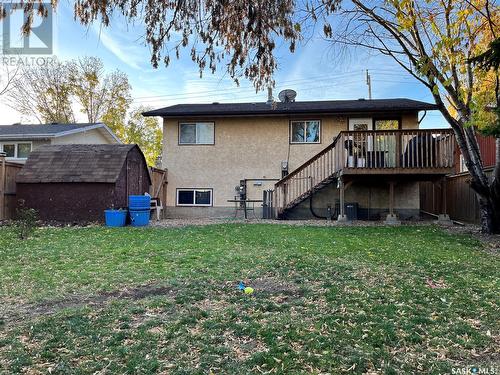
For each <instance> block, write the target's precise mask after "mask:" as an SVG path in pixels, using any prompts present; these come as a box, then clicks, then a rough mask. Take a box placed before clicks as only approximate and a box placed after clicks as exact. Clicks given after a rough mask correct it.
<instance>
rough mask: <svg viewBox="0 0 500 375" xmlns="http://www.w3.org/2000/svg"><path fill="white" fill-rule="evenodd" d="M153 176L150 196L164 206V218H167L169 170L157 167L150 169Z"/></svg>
mask: <svg viewBox="0 0 500 375" xmlns="http://www.w3.org/2000/svg"><path fill="white" fill-rule="evenodd" d="M149 171H150V174H151V188H150V189H149V194H151V196H152V197H153V198H159V199H160V202H161V204H162V205H163V216H165V205H166V202H167V170H166V169H159V168H155V167H150V168H149Z"/></svg>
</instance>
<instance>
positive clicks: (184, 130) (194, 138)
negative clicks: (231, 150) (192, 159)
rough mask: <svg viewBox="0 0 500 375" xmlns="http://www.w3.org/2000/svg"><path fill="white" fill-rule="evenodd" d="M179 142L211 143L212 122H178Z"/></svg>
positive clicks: (189, 143)
mask: <svg viewBox="0 0 500 375" xmlns="http://www.w3.org/2000/svg"><path fill="white" fill-rule="evenodd" d="M179 144H181V145H213V144H214V123H213V122H192V123H181V124H179Z"/></svg>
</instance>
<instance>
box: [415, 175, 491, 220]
mask: <svg viewBox="0 0 500 375" xmlns="http://www.w3.org/2000/svg"><path fill="white" fill-rule="evenodd" d="M492 172H493V169H492V168H488V169H487V170H486V174H487V175H488V176H491V173H492ZM469 182H470V176H469V174H468V173H460V174H456V175H453V176H448V177H446V185H445V188H446V211H447V213H448V215H450V218H451V219H453V220H457V221H462V222H465V223H476V224H477V223H479V204H478V202H477V198H476V193H475V192H474V190H472V189H471V187H470V183H469ZM420 209H421V210H422V211H426V212H430V213H433V214H436V215H437V214H441V213H443V199H442V192H441V187H440V186H439V185H438V184H433V183H432V182H421V183H420Z"/></svg>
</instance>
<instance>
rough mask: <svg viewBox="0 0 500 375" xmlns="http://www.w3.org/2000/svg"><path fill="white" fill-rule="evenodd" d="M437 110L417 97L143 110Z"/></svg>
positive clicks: (174, 113) (185, 113)
mask: <svg viewBox="0 0 500 375" xmlns="http://www.w3.org/2000/svg"><path fill="white" fill-rule="evenodd" d="M432 109H437V106H436V105H435V104H431V103H426V102H421V101H418V100H412V99H405V98H396V99H371V100H365V99H358V100H326V101H304V102H288V103H282V102H276V103H275V107H274V108H273V107H272V106H271V105H270V104H267V103H263V102H261V103H212V104H177V105H173V106H170V107H165V108H160V109H156V110H153V111H148V112H144V113H143V115H144V116H162V117H197V116H235V117H236V116H255V115H266V116H283V115H294V114H354V113H379V112H411V111H423V110H432Z"/></svg>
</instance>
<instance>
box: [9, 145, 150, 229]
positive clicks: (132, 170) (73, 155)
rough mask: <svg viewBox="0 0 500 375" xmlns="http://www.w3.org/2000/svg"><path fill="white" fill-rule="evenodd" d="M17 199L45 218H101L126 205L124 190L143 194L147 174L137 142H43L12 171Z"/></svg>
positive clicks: (97, 219) (77, 219)
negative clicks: (111, 210) (112, 143)
mask: <svg viewBox="0 0 500 375" xmlns="http://www.w3.org/2000/svg"><path fill="white" fill-rule="evenodd" d="M16 185H17V199H18V200H22V201H23V202H24V205H25V206H26V207H29V208H34V209H35V210H37V211H38V213H39V215H40V218H41V219H42V220H46V221H51V220H54V221H61V222H94V221H103V220H104V210H105V209H107V208H124V207H127V205H128V202H127V199H128V195H130V194H141V195H142V194H144V193H149V191H150V190H149V188H150V185H151V177H150V174H149V170H148V167H147V164H146V159H145V158H144V155H143V153H142V151H141V150H140V148H139V147H138V146H137V145H124V144H114V145H44V146H40V147H39V148H37V149H35V150H34V151H33V152H31V154H30V155H29V157H28V159H27V161H26V164H25V165H24V167H23V168H22V170H21V171H20V172H19V173H18V174H17V178H16Z"/></svg>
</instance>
